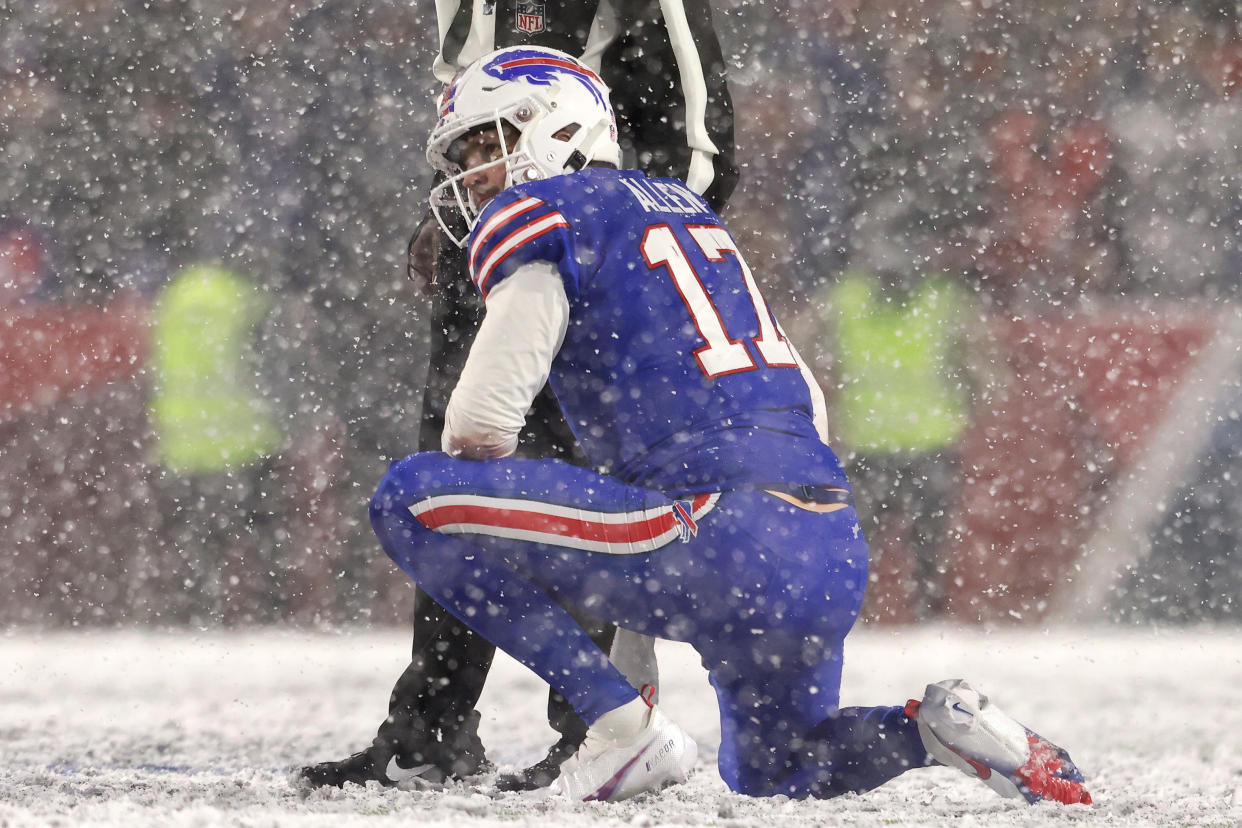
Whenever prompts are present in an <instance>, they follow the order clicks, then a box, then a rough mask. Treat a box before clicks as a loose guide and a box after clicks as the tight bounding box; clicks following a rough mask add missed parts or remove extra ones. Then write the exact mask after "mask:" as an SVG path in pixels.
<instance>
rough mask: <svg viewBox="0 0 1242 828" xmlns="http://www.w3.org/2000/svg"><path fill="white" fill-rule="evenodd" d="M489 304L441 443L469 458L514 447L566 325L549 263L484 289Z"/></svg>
mask: <svg viewBox="0 0 1242 828" xmlns="http://www.w3.org/2000/svg"><path fill="white" fill-rule="evenodd" d="M486 306H487V313H486V315H485V316H484V317H483V324H482V325H481V326H480V327H479V333H478V335H477V336H476V337H475V340H474V345H472V346H471V348H470V354H469V356H467V357H466V366H465V368H463V369H462V372H461V377H460V379H458V381H457V385H456V387H454V389H453V394H452V396H451V397H450V398H449V402H448V409H447V411H446V412H445V417H444V434H443V435H442V436H441V441H440V442H441V447H442V448H443V449H444V451H446V452H448V453H449V454H452V455H454V456H458V457H464V458H466V459H470V460H485V459H488V458H493V457H508V456H509V455H510V454H513V452H514V451H515V450H516V449H517V440H518V433H519V432H520V431H521V430H522V425H523V424H524V423H525V422H526V412H527V411H528V410H529V409H530V405H531V403H532V402H533V401H534V399H535V395H537V394H538V393H539V390H540V389H541V388H543V386H544V383H546V382H547V381H548V373H549V371H551V368H552V359H553V358H554V357H555V356H556V353H557V351H559V350H560V348H561V343H562V342H563V341H564V339H565V331H566V330H567V329H568V327H569V300H568V298H566V296H565V287H564V285H563V284H562V283H561V277H560V274H559V273H558V272H557V269H556V266H555V265H553V264H551V263H550V262H530V263H528V264H525V265H522V266H521V267H520V268H518V269H517V270H516V271H514V272H513V273H512V274H510V276H509V277H508V278H506V279H505V280H504V281H503V282H501V283H500V284H498V285H496V287H494V288H492V289H491V290H490V291H489V292H488V294H487V302H486Z"/></svg>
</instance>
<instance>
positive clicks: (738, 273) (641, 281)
mask: <svg viewBox="0 0 1242 828" xmlns="http://www.w3.org/2000/svg"><path fill="white" fill-rule="evenodd" d="M533 261H545V262H551V263H553V264H554V265H556V267H557V269H558V271H559V273H560V275H561V279H562V281H563V283H564V286H565V293H566V295H567V297H568V299H569V308H570V316H569V328H568V331H567V332H566V335H565V341H564V344H563V345H562V346H561V350H560V352H559V353H558V354H557V356H556V358H555V360H554V362H553V365H552V373H551V377H550V383H551V386H552V389H553V390H554V391H555V393H556V395H557V398H558V399H559V400H560V403H561V407H562V409H563V410H564V412H565V417H566V419H567V421H568V422H569V424H570V426H571V428H573V430H574V434H575V436H576V437H577V438H578V441H579V443H581V445H582V448H583V450H584V451H585V452H586V454H587V457H589V458H590V459H591V461H592V462H593V463H595V464H596V465H597V466H599V467H601V468H602V469H603V470H605V471H607V472H608V473H610V474H613V475H616V476H617V477H619V478H620V479H621V480H623V481H625V482H627V483H631V484H636V485H642V486H647V487H650V488H654V489H658V490H660V491H664V492H667V493H669V494H671V495H675V496H676V495H682V494H688V493H694V492H704V491H722V490H728V489H737V488H746V487H751V486H764V485H777V484H806V485H821V486H840V487H846V486H847V484H846V481H845V474H844V472H843V471H842V469H841V464H840V461H839V460H838V459H837V457H836V456H835V455H834V454H833V452H832V451H831V450H830V449H829V448H828V447H827V446H826V445H824V444H823V442H821V441H820V439H819V437H818V435H817V433H816V430H815V426H814V423H813V420H812V408H811V391H810V388H809V387H808V386H807V381H806V378H805V376H804V375H803V373H802V372H801V371H800V370H799V368H798V365H797V363H796V360H795V356H794V353H793V350H792V348H791V346H790V345H789V343H788V341H786V339H785V337H784V334H783V333H782V332H781V330H780V327H779V326H778V325H777V323H776V320H775V319H774V318H773V316H772V313H771V311H770V310H769V309H768V306H767V303H766V302H765V301H764V300H763V298H762V296H761V294H760V292H759V288H758V285H757V284H756V281H755V278H754V275H753V274H752V273H751V272H750V269H749V268H748V267H747V265H746V263H745V261H744V260H743V258H742V256H741V255H740V253H739V252H738V249H737V244H736V243H735V242H734V240H733V237H732V236H731V235H730V234H729V232H728V231H727V230H726V229H725V228H724V226H723V225H722V224H721V223H720V219H719V217H718V216H717V215H716V214H715V213H714V212H713V211H712V210H711V208H710V207H708V206H707V204H706V203H705V202H704V201H703V199H701V198H700V197H699V196H698V195H697V194H695V193H694V192H693V191H692V190H690V189H689V188H688V187H686V186H685V185H684V184H683V183H682V182H680V181H678V180H676V179H671V178H647V177H646V176H645V175H644V174H643V173H641V172H638V171H633V170H613V169H605V168H588V169H585V170H582V171H581V172H577V173H574V174H571V175H563V176H557V177H554V178H550V179H546V180H540V181H533V182H528V183H525V184H521V185H518V186H514V187H511V188H509V189H508V190H506V191H505V192H503V193H502V194H500V195H499V196H497V197H496V198H495V199H493V200H492V202H491V203H489V204H488V205H487V207H486V208H485V209H484V210H483V212H482V214H481V215H480V217H479V221H478V223H477V225H476V226H475V228H474V231H473V232H472V233H471V236H470V243H469V267H470V274H471V278H472V279H473V280H474V283H475V285H476V287H477V288H478V289H479V291H480V292H481V293H482V294H483V295H484V296H486V295H487V292H488V291H489V290H491V289H492V288H493V287H495V286H496V285H497V284H499V283H500V282H501V281H503V280H504V279H505V278H506V277H507V276H508V275H509V274H510V273H512V272H513V271H514V270H516V269H517V268H518V267H520V266H521V265H523V264H526V263H528V262H533Z"/></svg>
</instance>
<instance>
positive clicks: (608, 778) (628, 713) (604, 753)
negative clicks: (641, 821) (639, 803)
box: [552, 698, 699, 802]
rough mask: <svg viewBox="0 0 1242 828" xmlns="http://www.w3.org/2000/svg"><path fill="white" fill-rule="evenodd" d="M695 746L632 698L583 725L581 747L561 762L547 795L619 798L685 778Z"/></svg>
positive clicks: (593, 799) (695, 753) (598, 799)
mask: <svg viewBox="0 0 1242 828" xmlns="http://www.w3.org/2000/svg"><path fill="white" fill-rule="evenodd" d="M698 753H699V748H698V745H696V744H695V743H694V740H693V739H691V738H690V736H689V735H688V734H687V733H686V732H685V731H684V730H682V729H681V728H680V727H678V726H677V725H675V724H673V723H672V722H671V721H669V720H668V718H666V717H665V716H664V714H663V713H661V712H660V711H659V710H657V709H655V708H654V707H648V705H647V703H646V702H645V701H644V700H643V699H641V698H638V699H634V700H633V701H632V702H629V703H628V704H623V705H621V706H620V707H618V708H617V709H615V710H610V711H608V712H607V713H605V714H604V715H603V716H601V717H600V718H599V720H598V721H596V722H595V724H593V725H591V726H590V727H589V728H587V732H586V739H585V740H584V741H583V742H582V747H580V748H578V752H577V753H576V754H574V755H573V756H571V757H570V758H569V759H567V760H566V761H565V763H564V764H563V765H561V775H560V776H559V777H558V778H557V780H556V781H555V782H553V783H552V792H553V794H556V795H560V796H567V797H569V798H570V799H576V800H581V801H583V802H619V801H620V800H622V799H629V798H630V797H632V796H637V795H638V794H640V793H644V792H646V791H658V790H660V789H661V788H665V787H667V786H669V785H674V784H676V783H678V782H684V781H686V778H687V777H688V776H689V775H690V769H691V768H693V767H694V760H695V759H696V758H697V757H698Z"/></svg>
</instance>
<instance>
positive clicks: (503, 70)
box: [483, 49, 608, 108]
mask: <svg viewBox="0 0 1242 828" xmlns="http://www.w3.org/2000/svg"><path fill="white" fill-rule="evenodd" d="M483 71H484V73H486V74H487V75H490V76H491V77H493V78H495V79H496V80H499V81H515V80H523V81H526V82H527V83H531V84H535V85H536V86H551V85H552V84H553V83H554V82H556V81H557V80H559V79H560V78H562V77H566V76H568V77H570V78H573V79H574V80H576V81H578V82H579V83H581V84H582V85H583V86H584V87H585V88H586V89H587V91H588V92H590V93H591V95H592V96H593V97H594V98H595V100H596V101H598V102H599V104H600V106H602V107H605V108H607V107H608V99H607V98H606V97H605V96H604V90H605V89H607V87H606V86H605V85H604V81H603V80H601V79H600V76H599V75H597V74H595V73H594V72H592V71H591V70H590V69H588V68H587V67H585V66H583V65H582V64H581V63H579V62H578V61H576V60H565V59H562V58H557V57H554V56H552V55H550V54H549V53H548V50H546V49H506V50H505V51H504V52H502V53H501V54H500V55H499V56H498V57H496V58H495V59H494V60H492V61H490V62H488V63H485V64H483Z"/></svg>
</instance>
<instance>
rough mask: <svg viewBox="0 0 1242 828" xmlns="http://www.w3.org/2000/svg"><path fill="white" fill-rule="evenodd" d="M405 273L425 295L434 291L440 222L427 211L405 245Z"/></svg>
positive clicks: (437, 269) (437, 271) (437, 264)
mask: <svg viewBox="0 0 1242 828" xmlns="http://www.w3.org/2000/svg"><path fill="white" fill-rule="evenodd" d="M405 252H406V264H405V274H406V275H407V276H408V277H409V278H410V281H412V282H413V283H414V284H416V285H418V289H419V290H421V291H422V292H423V293H424V294H426V295H427V296H430V295H432V294H433V293H434V292H435V284H436V281H437V277H438V273H439V259H440V224H439V222H437V221H436V220H435V217H434V216H432V215H431V214H430V213H428V214H427V215H426V216H425V217H424V218H423V220H422V222H420V223H419V225H418V229H417V230H415V231H414V235H412V236H410V241H409V244H407V245H406V248H405Z"/></svg>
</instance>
